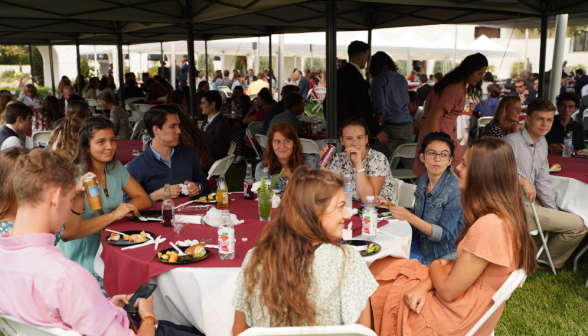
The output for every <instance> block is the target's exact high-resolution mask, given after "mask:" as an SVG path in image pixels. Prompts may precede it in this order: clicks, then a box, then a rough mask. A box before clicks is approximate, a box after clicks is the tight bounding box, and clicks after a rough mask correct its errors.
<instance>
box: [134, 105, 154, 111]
mask: <svg viewBox="0 0 588 336" xmlns="http://www.w3.org/2000/svg"><path fill="white" fill-rule="evenodd" d="M133 106H134V107H135V110H136V111H140V112H147V111H149V109H150V108H152V107H153V105H149V104H133Z"/></svg>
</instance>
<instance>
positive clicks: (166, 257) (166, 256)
mask: <svg viewBox="0 0 588 336" xmlns="http://www.w3.org/2000/svg"><path fill="white" fill-rule="evenodd" d="M160 259H161V260H168V259H169V256H168V255H167V254H164V255H162V256H161V258H160Z"/></svg>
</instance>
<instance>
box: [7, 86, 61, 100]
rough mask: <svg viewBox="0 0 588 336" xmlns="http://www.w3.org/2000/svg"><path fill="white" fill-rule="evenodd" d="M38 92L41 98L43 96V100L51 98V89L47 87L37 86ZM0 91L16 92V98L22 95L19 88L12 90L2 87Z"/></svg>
mask: <svg viewBox="0 0 588 336" xmlns="http://www.w3.org/2000/svg"><path fill="white" fill-rule="evenodd" d="M35 86H36V87H37V91H38V92H39V94H40V95H41V96H43V98H46V97H47V96H50V94H49V91H51V88H50V87H47V86H37V85H35ZM0 90H7V91H14V92H15V94H14V96H15V97H18V96H19V95H20V89H19V88H10V87H0Z"/></svg>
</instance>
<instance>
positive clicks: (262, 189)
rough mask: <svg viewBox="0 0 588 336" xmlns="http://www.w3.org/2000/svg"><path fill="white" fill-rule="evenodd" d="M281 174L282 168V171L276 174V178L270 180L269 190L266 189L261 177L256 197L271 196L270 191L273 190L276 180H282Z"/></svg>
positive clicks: (282, 171)
mask: <svg viewBox="0 0 588 336" xmlns="http://www.w3.org/2000/svg"><path fill="white" fill-rule="evenodd" d="M283 173H284V168H282V170H281V171H280V173H279V174H278V176H276V177H275V178H274V179H273V180H272V183H271V184H270V186H269V188H268V186H267V184H265V180H264V178H263V176H261V185H260V186H259V189H258V195H268V194H271V192H272V190H274V187H275V186H276V182H278V180H279V179H280V178H282V174H283Z"/></svg>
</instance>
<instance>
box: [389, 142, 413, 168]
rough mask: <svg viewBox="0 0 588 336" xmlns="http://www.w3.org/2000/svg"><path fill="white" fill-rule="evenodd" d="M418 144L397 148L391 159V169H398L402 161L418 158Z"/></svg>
mask: <svg viewBox="0 0 588 336" xmlns="http://www.w3.org/2000/svg"><path fill="white" fill-rule="evenodd" d="M416 149H417V144H416V143H409V144H404V145H400V146H398V147H396V150H394V154H392V156H391V157H390V169H396V166H398V163H399V162H400V159H401V158H403V159H414V158H415V157H416Z"/></svg>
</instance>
